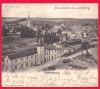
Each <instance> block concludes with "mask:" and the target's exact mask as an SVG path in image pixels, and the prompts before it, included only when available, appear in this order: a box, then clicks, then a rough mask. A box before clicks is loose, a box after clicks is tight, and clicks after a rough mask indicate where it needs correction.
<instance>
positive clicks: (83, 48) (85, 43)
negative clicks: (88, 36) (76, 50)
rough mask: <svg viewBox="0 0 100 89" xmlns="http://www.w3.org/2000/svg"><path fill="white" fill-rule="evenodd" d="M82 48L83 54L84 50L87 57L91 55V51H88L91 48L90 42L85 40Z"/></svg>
mask: <svg viewBox="0 0 100 89" xmlns="http://www.w3.org/2000/svg"><path fill="white" fill-rule="evenodd" d="M81 48H82V52H83V50H86V54H87V56H88V55H89V54H90V53H89V51H88V48H89V42H88V41H86V40H85V41H84V42H82V45H81Z"/></svg>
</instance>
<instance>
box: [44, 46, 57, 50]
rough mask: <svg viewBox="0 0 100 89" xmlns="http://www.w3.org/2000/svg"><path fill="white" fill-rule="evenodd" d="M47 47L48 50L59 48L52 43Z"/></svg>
mask: <svg viewBox="0 0 100 89" xmlns="http://www.w3.org/2000/svg"><path fill="white" fill-rule="evenodd" d="M45 49H47V50H57V48H56V47H54V46H52V45H49V46H47V47H45Z"/></svg>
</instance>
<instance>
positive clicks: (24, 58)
mask: <svg viewBox="0 0 100 89" xmlns="http://www.w3.org/2000/svg"><path fill="white" fill-rule="evenodd" d="M39 41H40V42H39V45H38V46H37V48H35V49H26V50H24V51H20V52H17V53H12V54H8V55H6V56H5V57H4V59H3V62H2V63H3V71H6V72H14V71H18V70H22V69H26V68H29V67H34V66H38V65H43V64H45V63H47V62H49V61H52V60H56V59H57V58H58V52H57V50H55V49H52V48H45V47H44V45H43V44H42V43H41V40H39Z"/></svg>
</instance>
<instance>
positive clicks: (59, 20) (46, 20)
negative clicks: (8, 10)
mask: <svg viewBox="0 0 100 89" xmlns="http://www.w3.org/2000/svg"><path fill="white" fill-rule="evenodd" d="M19 19H23V18H17V17H16V18H15V17H3V18H2V22H3V23H5V22H9V21H14V20H19ZM31 20H33V21H34V22H35V21H36V22H37V21H39V22H43V23H47V24H49V23H50V24H55V23H56V24H60V23H64V24H68V25H70V24H76V25H77V24H84V23H89V22H94V23H97V21H98V20H97V19H73V18H31Z"/></svg>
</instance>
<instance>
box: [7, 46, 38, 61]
mask: <svg viewBox="0 0 100 89" xmlns="http://www.w3.org/2000/svg"><path fill="white" fill-rule="evenodd" d="M36 53H37V50H36V48H35V49H26V50H23V51H19V52H16V53H11V54H8V55H7V56H8V57H9V58H10V60H13V59H17V58H21V57H25V56H30V55H33V54H36Z"/></svg>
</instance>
